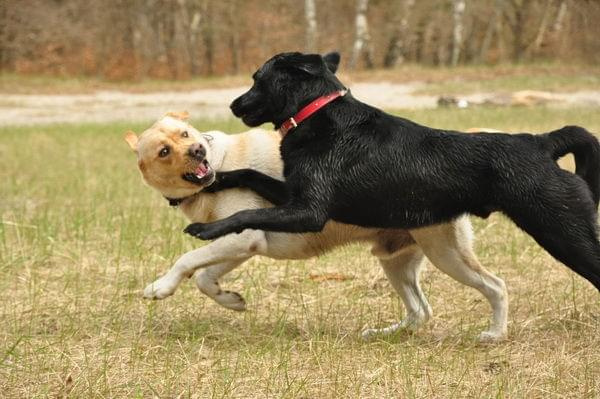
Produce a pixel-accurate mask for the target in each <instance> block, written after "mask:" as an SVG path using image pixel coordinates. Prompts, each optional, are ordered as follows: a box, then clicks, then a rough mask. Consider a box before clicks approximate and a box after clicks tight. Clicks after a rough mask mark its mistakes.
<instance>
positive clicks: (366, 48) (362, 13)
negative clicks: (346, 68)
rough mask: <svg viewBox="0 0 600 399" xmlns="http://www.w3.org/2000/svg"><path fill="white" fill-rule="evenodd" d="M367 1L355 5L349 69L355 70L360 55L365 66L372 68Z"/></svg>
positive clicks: (359, 0)
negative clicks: (353, 33) (353, 34)
mask: <svg viewBox="0 0 600 399" xmlns="http://www.w3.org/2000/svg"><path fill="white" fill-rule="evenodd" d="M368 8H369V0H358V1H357V3H356V22H355V36H354V46H352V57H351V58H350V69H355V68H356V66H357V64H358V59H359V57H360V56H361V54H362V55H363V56H364V60H365V66H366V67H367V68H373V53H372V49H371V37H370V36H369V25H368V21H367V10H368Z"/></svg>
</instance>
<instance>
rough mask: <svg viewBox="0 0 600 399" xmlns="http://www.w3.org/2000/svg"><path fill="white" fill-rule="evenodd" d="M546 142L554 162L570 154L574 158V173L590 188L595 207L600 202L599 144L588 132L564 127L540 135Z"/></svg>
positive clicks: (582, 129) (576, 127) (572, 127)
mask: <svg viewBox="0 0 600 399" xmlns="http://www.w3.org/2000/svg"><path fill="white" fill-rule="evenodd" d="M541 136H542V137H544V138H545V139H546V140H544V141H545V144H546V145H547V146H548V147H547V148H548V150H549V152H550V156H551V157H552V159H554V160H555V161H556V160H557V159H558V158H560V157H562V156H564V155H566V154H568V153H572V154H573V155H574V156H575V173H576V174H577V175H579V176H580V177H581V178H582V179H583V180H585V182H586V183H587V185H588V186H589V188H590V191H591V192H592V197H593V199H594V203H595V204H596V207H598V201H599V200H600V143H598V139H597V138H596V137H594V136H593V135H592V134H591V133H590V132H588V131H587V130H585V129H584V128H582V127H579V126H565V127H563V128H562V129H558V130H555V131H553V132H550V133H546V134H543V135H541Z"/></svg>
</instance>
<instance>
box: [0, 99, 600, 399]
mask: <svg viewBox="0 0 600 399" xmlns="http://www.w3.org/2000/svg"><path fill="white" fill-rule="evenodd" d="M401 114H402V115H404V116H406V117H409V118H412V119H414V120H416V121H418V122H420V123H426V124H430V125H434V126H438V127H448V128H456V129H463V128H466V127H470V126H484V127H494V128H498V129H504V130H510V131H522V130H531V131H544V130H549V129H551V128H557V127H560V126H562V125H565V124H580V125H583V126H586V127H588V128H589V129H590V130H593V131H596V132H600V113H598V112H597V110H595V109H585V108H581V109H569V110H560V109H558V110H557V109H546V108H534V109H520V108H510V109H508V108H498V109H496V108H481V109H470V110H445V109H442V110H426V111H402V112H401ZM149 122H150V121H149ZM193 123H194V124H195V125H196V126H197V127H198V128H200V129H213V128H219V129H223V130H226V131H232V132H235V131H241V130H243V126H242V125H241V124H240V123H239V122H237V121H234V120H227V121H220V122H210V121H201V120H197V121H193ZM145 127H146V125H133V126H132V125H126V124H104V125H52V126H34V127H2V128H0V178H1V181H2V184H1V186H0V217H1V223H0V320H1V321H2V322H1V323H0V392H2V395H1V396H3V397H8V398H22V397H48V396H50V397H56V396H65V397H152V396H156V397H198V398H204V397H213V398H220V397H240V398H247V397H284V398H296V397H298V398H299V397H307V398H314V397H319V398H321V397H322V398H338V397H356V398H359V397H360V398H382V397H406V398H412V397H432V398H442V397H443V398H452V397H454V398H462V397H485V398H488V397H498V398H503V397H506V398H516V397H540V398H542V397H543V398H547V397H573V398H582V397H589V398H593V397H597V396H598V394H599V393H600V382H599V381H600V350H599V349H598V348H600V328H599V327H600V301H599V300H598V292H597V291H596V290H595V289H593V288H592V286H591V285H590V284H588V283H587V282H585V281H583V280H582V279H581V278H579V277H577V276H575V275H574V274H573V273H571V272H570V271H569V270H568V269H567V268H566V267H564V266H562V265H560V264H559V263H557V262H556V261H554V260H553V259H552V258H550V257H549V256H548V255H547V254H546V253H545V252H544V251H543V250H542V249H540V248H539V247H538V246H537V245H536V244H535V243H534V242H533V241H532V240H531V239H530V238H529V237H528V236H526V235H524V234H523V233H522V232H520V231H519V230H517V229H516V228H515V227H514V226H513V225H512V224H511V223H509V222H508V221H507V220H506V219H504V218H503V217H501V216H498V215H493V216H492V217H491V218H489V219H488V220H480V219H473V221H474V224H475V230H476V237H477V241H476V250H477V253H478V255H479V257H480V260H481V261H482V263H483V264H484V265H486V266H487V267H488V268H490V269H491V270H492V271H494V272H495V273H498V274H499V275H500V276H502V277H503V278H504V279H505V280H506V282H507V285H508V288H509V294H510V304H511V310H510V318H509V322H510V324H509V340H508V341H507V342H503V343H500V344H496V345H480V344H478V343H477V342H476V341H475V337H476V335H477V333H478V332H479V331H480V330H481V329H483V328H485V327H486V325H487V319H488V315H489V309H488V306H487V304H486V302H485V301H484V300H483V298H482V297H481V296H480V295H479V294H478V293H476V292H474V291H473V290H471V289H469V288H466V287H463V286H461V285H459V284H457V283H455V282H454V281H452V280H451V279H450V278H448V277H447V276H445V275H443V274H442V273H440V272H439V271H437V270H435V269H434V268H432V267H429V268H428V270H427V271H426V272H425V273H424V276H423V288H424V290H425V291H426V293H427V295H428V296H429V298H430V301H431V304H432V307H433V310H434V319H433V320H432V321H431V323H430V324H428V326H426V327H425V328H424V329H422V330H421V331H420V332H419V333H418V334H414V335H407V334H404V333H399V334H396V335H394V336H392V337H388V338H385V339H379V340H375V341H373V342H363V341H362V340H361V339H360V338H359V332H360V331H361V329H362V328H364V327H366V326H382V325H385V324H387V323H389V322H392V321H394V320H398V318H399V317H401V315H402V313H403V308H402V306H401V304H400V303H399V301H398V299H397V297H396V296H395V295H394V294H393V293H392V291H391V288H390V286H389V284H388V283H387V281H386V280H385V278H384V275H383V273H382V272H381V271H380V270H379V268H378V265H377V262H376V260H375V259H374V258H373V257H371V256H370V254H369V251H368V248H365V247H363V246H360V245H352V246H349V247H345V248H342V249H340V250H338V251H335V252H333V253H330V254H327V255H325V256H323V257H321V258H320V259H310V260H306V261H273V260H270V259H266V258H255V259H252V260H251V261H249V262H248V263H247V264H246V265H245V266H243V267H241V268H240V269H238V270H236V271H234V272H233V273H231V275H230V276H228V278H227V279H226V280H225V281H224V282H223V286H224V287H226V288H228V289H235V290H237V291H239V292H240V293H242V294H243V295H244V296H245V297H246V299H247V301H248V307H249V310H248V311H247V312H244V313H235V312H231V311H228V310H225V309H223V308H221V307H219V306H218V305H216V304H215V303H213V302H212V301H211V300H209V299H207V298H205V297H204V296H203V295H201V294H200V293H199V292H198V291H197V289H196V288H195V287H194V286H193V284H191V283H188V282H185V283H184V284H182V286H181V288H180V289H179V290H178V291H177V292H176V293H175V295H174V296H173V297H170V298H168V299H166V300H164V301H157V302H148V301H145V300H143V299H141V296H140V294H141V289H143V287H144V286H145V285H146V284H147V283H149V282H151V281H153V279H154V278H155V277H156V276H158V275H159V274H161V273H163V272H164V271H166V270H167V269H168V268H169V267H170V265H171V264H172V263H173V261H174V260H175V259H177V257H178V256H179V255H180V254H181V253H183V252H184V251H187V250H189V249H192V248H194V247H197V246H198V245H201V243H199V242H198V241H196V240H193V239H191V238H188V237H186V236H184V235H183V234H182V233H181V229H182V228H183V227H184V226H185V224H186V222H185V220H184V219H183V217H182V216H181V215H180V213H179V212H178V211H177V210H174V209H171V208H169V207H168V206H167V203H166V201H165V200H164V199H163V198H161V197H160V195H159V194H157V193H155V192H154V191H152V190H151V189H150V188H148V187H146V186H144V185H143V184H142V182H141V179H140V176H139V173H138V172H137V170H136V165H135V159H134V156H133V154H132V153H131V152H130V150H129V149H128V147H127V145H126V144H125V143H124V141H123V140H122V135H123V132H124V131H125V130H127V129H130V128H132V129H134V130H136V131H138V132H139V131H141V130H143V129H144V128H145ZM324 272H338V273H342V274H345V275H348V276H350V277H351V279H349V280H346V281H339V282H337V281H326V282H322V283H317V282H314V281H312V280H310V278H309V274H310V273H324Z"/></svg>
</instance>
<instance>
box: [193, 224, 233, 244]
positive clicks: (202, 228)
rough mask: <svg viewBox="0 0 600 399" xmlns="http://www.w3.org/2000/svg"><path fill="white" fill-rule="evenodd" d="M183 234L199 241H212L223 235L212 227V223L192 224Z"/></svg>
mask: <svg viewBox="0 0 600 399" xmlns="http://www.w3.org/2000/svg"><path fill="white" fill-rule="evenodd" d="M183 232H184V233H186V234H189V235H191V236H192V237H196V238H199V239H201V240H212V239H214V238H218V237H220V236H222V235H224V234H225V233H223V232H221V230H220V229H219V228H217V227H215V226H213V223H192V224H189V225H188V226H187V227H186V228H185V229H183Z"/></svg>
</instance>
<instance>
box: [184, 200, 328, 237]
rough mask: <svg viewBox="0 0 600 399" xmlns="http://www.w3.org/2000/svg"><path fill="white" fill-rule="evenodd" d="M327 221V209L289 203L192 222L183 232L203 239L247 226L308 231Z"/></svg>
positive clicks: (287, 230) (234, 231) (318, 228)
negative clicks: (206, 220)
mask: <svg viewBox="0 0 600 399" xmlns="http://www.w3.org/2000/svg"><path fill="white" fill-rule="evenodd" d="M326 221H327V213H326V212H322V211H321V212H320V211H318V210H317V209H315V208H311V207H309V206H308V205H303V204H302V205H300V204H293V203H290V204H286V205H282V206H277V207H275V208H264V209H252V210H246V211H241V212H238V213H236V214H234V215H232V216H230V217H228V218H225V219H222V220H219V221H216V222H214V223H192V224H190V225H189V226H187V227H186V228H185V230H184V232H186V233H188V234H190V235H192V236H194V237H197V238H200V239H203V240H212V239H214V238H218V237H221V236H224V235H226V234H230V233H240V232H242V231H243V230H245V229H255V230H267V231H279V232H285V233H307V232H318V231H321V230H322V229H323V226H324V225H325V222H326Z"/></svg>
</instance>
